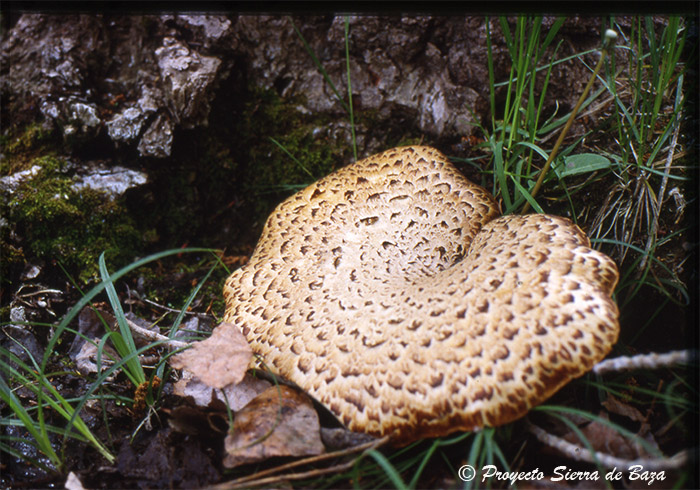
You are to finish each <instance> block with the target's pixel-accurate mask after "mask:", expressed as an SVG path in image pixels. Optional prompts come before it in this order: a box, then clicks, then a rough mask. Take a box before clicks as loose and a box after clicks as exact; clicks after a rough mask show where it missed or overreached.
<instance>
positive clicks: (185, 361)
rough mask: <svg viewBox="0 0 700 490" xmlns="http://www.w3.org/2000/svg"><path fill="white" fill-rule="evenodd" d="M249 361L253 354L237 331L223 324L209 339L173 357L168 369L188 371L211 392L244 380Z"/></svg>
mask: <svg viewBox="0 0 700 490" xmlns="http://www.w3.org/2000/svg"><path fill="white" fill-rule="evenodd" d="M252 357H253V351H252V350H251V348H250V346H249V345H248V342H247V341H246V339H245V337H244V336H243V334H242V333H241V331H240V330H239V329H238V327H236V326H235V325H232V324H230V323H222V324H221V325H219V326H218V327H217V328H216V329H214V332H213V333H212V334H211V337H209V338H208V339H206V340H203V341H201V342H194V343H193V344H192V347H191V348H189V349H187V350H186V351H184V352H183V353H182V354H178V355H177V356H174V357H173V358H172V360H171V361H170V365H171V366H172V367H174V368H175V369H186V370H187V371H190V372H191V373H192V374H194V375H195V376H196V377H197V378H199V379H200V380H201V381H202V382H203V383H205V384H206V385H208V386H211V387H212V388H223V387H224V386H226V385H230V384H232V383H239V382H240V381H241V380H242V379H243V376H245V372H246V371H247V370H248V365H249V364H250V360H251V359H252Z"/></svg>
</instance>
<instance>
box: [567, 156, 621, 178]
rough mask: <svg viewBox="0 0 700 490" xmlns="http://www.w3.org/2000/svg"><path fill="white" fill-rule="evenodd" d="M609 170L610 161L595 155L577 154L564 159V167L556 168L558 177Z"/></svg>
mask: <svg viewBox="0 0 700 490" xmlns="http://www.w3.org/2000/svg"><path fill="white" fill-rule="evenodd" d="M608 168H610V160H608V159H607V158H605V157H604V156H603V155H598V154H597V153H579V154H577V155H570V156H567V157H564V165H559V166H557V174H558V175H559V177H568V176H570V175H579V174H587V173H590V172H595V171H596V170H605V169H608Z"/></svg>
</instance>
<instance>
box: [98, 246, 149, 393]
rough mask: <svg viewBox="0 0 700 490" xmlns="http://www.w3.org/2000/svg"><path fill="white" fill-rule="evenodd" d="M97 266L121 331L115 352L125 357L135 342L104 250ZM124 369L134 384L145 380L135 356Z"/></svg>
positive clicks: (115, 345)
mask: <svg viewBox="0 0 700 490" xmlns="http://www.w3.org/2000/svg"><path fill="white" fill-rule="evenodd" d="M99 266H100V275H101V276H102V281H103V282H105V283H106V284H105V291H106V292H107V297H108V298H109V303H110V304H111V305H112V310H113V311H114V316H115V317H116V319H117V323H118V325H119V332H120V333H121V335H120V336H115V340H116V339H120V340H118V341H115V342H114V347H115V348H116V349H117V352H118V353H119V355H120V356H121V357H125V356H127V355H128V354H129V353H131V352H134V351H136V343H135V342H134V337H133V335H132V333H131V328H129V325H128V324H127V322H126V317H125V316H124V310H123V309H122V305H121V302H120V301H119V296H118V295H117V290H116V289H115V288H114V283H113V282H112V281H110V280H109V272H108V271H107V264H106V263H105V254H104V252H102V253H101V254H100V258H99ZM124 369H125V371H126V372H127V373H128V375H129V378H131V380H132V382H133V383H134V384H135V385H136V386H138V385H140V384H142V383H145V382H146V373H145V372H144V371H143V367H142V366H141V363H140V362H139V361H138V359H137V358H131V360H130V361H129V362H128V363H127V364H126V366H124Z"/></svg>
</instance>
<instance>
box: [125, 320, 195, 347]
mask: <svg viewBox="0 0 700 490" xmlns="http://www.w3.org/2000/svg"><path fill="white" fill-rule="evenodd" d="M125 320H126V323H127V325H129V328H130V329H131V330H133V331H134V332H136V333H137V334H139V335H140V336H141V337H143V338H145V339H146V340H150V341H152V342H163V343H164V344H165V345H166V346H167V347H168V348H170V349H171V350H176V349H182V348H183V347H187V346H189V345H190V344H189V343H188V342H182V341H180V340H173V339H171V338H169V337H166V336H165V335H162V334H159V333H158V332H151V331H150V330H148V329H145V328H143V327H139V326H138V325H136V323H134V322H132V321H131V320H129V319H128V318H125Z"/></svg>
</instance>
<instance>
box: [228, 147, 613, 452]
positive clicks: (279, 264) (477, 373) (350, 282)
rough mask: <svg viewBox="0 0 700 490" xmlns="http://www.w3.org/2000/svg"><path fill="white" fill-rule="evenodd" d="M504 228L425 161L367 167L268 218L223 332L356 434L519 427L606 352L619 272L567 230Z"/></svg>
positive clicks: (438, 158)
mask: <svg viewBox="0 0 700 490" xmlns="http://www.w3.org/2000/svg"><path fill="white" fill-rule="evenodd" d="M499 215H500V212H499V209H498V206H497V204H496V202H495V201H494V199H493V197H492V196H491V195H490V194H489V193H488V192H487V191H485V190H484V189H483V188H481V187H479V186H477V185H475V184H472V183H471V182H469V181H468V180H467V179H466V178H465V177H464V176H462V175H461V174H460V173H459V172H458V171H457V170H456V169H455V168H454V167H453V166H452V164H450V163H449V162H448V161H447V159H446V158H445V157H444V156H443V155H442V154H441V153H439V152H438V151H436V150H434V149H432V148H428V147H404V148H396V149H393V150H389V151H386V152H384V153H381V154H379V155H374V156H372V157H369V158H366V159H364V160H362V161H360V162H357V163H355V164H352V165H349V166H347V167H345V168H343V169H340V170H338V171H336V172H334V173H332V174H331V175H329V176H327V177H325V178H323V179H321V180H319V181H318V182H316V183H314V184H312V185H310V186H309V187H307V188H306V189H304V190H302V191H300V192H298V193H297V194H295V195H293V196H291V197H290V198H289V199H287V200H286V201H284V202H283V203H281V204H280V205H279V206H278V207H277V208H276V209H275V211H274V212H273V213H272V215H271V216H270V217H269V219H268V221H267V224H266V225H265V229H264V230H263V233H262V236H261V238H260V241H259V242H258V245H257V247H256V249H255V251H254V253H253V255H252V257H251V259H250V261H249V262H248V263H247V264H246V265H245V266H243V267H241V268H240V269H238V270H236V271H235V272H234V273H233V274H232V275H231V277H229V279H228V280H227V282H226V285H225V287H224V294H225V296H226V304H227V309H226V315H225V318H224V320H225V321H226V322H230V323H233V324H236V325H238V326H239V327H240V328H241V329H242V331H243V333H244V335H245V336H246V337H247V339H248V341H249V342H250V344H251V346H252V348H253V350H254V351H255V352H256V353H258V354H260V355H261V356H262V357H263V359H264V360H265V362H266V363H267V365H268V366H269V367H270V368H271V369H273V370H275V371H276V372H278V373H279V374H281V375H282V376H284V377H286V378H287V379H289V380H291V381H293V382H295V383H296V384H298V385H299V386H300V387H302V388H303V389H304V390H306V391H307V392H308V393H309V394H311V395H312V396H314V397H315V398H316V399H318V400H319V401H320V402H321V403H323V404H324V405H325V406H326V407H328V408H329V409H330V410H331V412H333V413H334V414H335V415H336V416H337V417H338V418H339V419H340V420H341V421H342V422H343V423H344V424H345V425H346V426H347V427H348V428H349V429H351V430H354V431H362V432H367V433H370V434H374V435H377V436H381V435H387V434H389V435H391V436H392V440H393V442H394V443H396V444H405V443H408V442H410V441H413V440H416V439H419V438H424V437H434V436H441V435H446V434H448V433H450V432H454V431H459V430H471V429H477V428H480V427H484V426H495V425H500V424H504V423H507V422H510V421H512V420H515V419H517V418H519V417H521V416H523V415H524V414H525V413H526V412H527V411H528V410H529V409H530V408H531V407H533V406H535V405H537V404H539V403H542V402H543V401H544V400H545V399H546V398H548V397H549V396H551V395H552V394H553V393H554V392H556V391H557V390H558V389H559V388H561V387H562V386H563V385H564V384H566V383H567V382H568V381H570V380H571V379H573V378H576V377H578V376H581V375H582V374H584V373H585V372H586V371H588V370H590V369H591V367H592V366H593V365H594V364H595V363H596V362H598V361H600V360H601V359H603V358H604V357H605V355H606V354H607V353H608V352H609V351H610V349H611V347H612V345H613V344H614V343H615V342H616V340H617V336H618V330H619V325H618V310H617V306H616V305H615V303H614V302H613V301H612V300H611V297H610V296H611V294H612V292H613V289H614V287H615V284H616V283H617V279H618V273H617V268H616V266H615V264H614V262H613V261H612V260H611V259H610V258H608V257H607V256H605V255H603V254H602V253H600V252H597V251H595V250H592V249H591V248H590V242H589V240H588V238H587V237H586V235H585V234H584V233H583V232H582V231H581V230H580V229H579V228H578V227H577V226H575V225H574V224H572V223H571V222H570V221H569V220H567V219H565V218H560V217H556V216H548V215H529V216H505V217H498V216H499Z"/></svg>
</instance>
